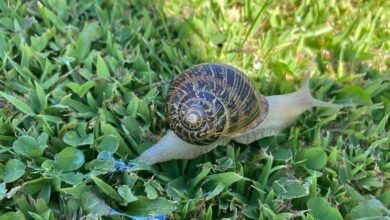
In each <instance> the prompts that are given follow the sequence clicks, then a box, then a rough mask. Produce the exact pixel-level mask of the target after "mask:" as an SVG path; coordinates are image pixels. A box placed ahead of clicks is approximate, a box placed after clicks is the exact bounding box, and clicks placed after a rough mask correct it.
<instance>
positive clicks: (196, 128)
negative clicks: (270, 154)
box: [138, 63, 339, 164]
mask: <svg viewBox="0 0 390 220" xmlns="http://www.w3.org/2000/svg"><path fill="white" fill-rule="evenodd" d="M315 106H322V107H332V108H338V107H339V106H338V105H336V104H332V103H328V102H323V101H320V100H317V99H315V98H313V97H312V95H311V93H310V89H309V77H307V78H306V80H305V82H304V84H303V86H302V87H301V89H299V90H298V91H296V92H293V93H289V94H285V95H275V96H266V97H264V96H263V95H261V94H260V93H259V92H258V91H257V90H256V88H255V86H254V85H253V83H252V82H251V81H250V79H249V78H247V77H246V76H245V75H244V74H243V73H242V72H241V71H240V70H238V69H236V68H234V67H232V66H228V65H225V64H215V63H205V64H199V65H196V66H194V67H191V68H189V69H187V70H185V71H184V72H183V73H182V74H181V75H179V76H178V77H177V78H176V79H175V80H174V81H173V82H172V85H171V87H170V89H169V90H168V95H167V116H168V122H169V126H170V131H168V132H167V134H166V135H165V136H164V137H163V138H162V139H161V140H160V141H159V142H158V143H157V144H155V145H154V146H152V147H151V148H149V149H148V150H146V151H145V152H143V153H142V154H141V155H140V157H139V158H138V159H139V160H140V161H142V162H144V163H147V164H155V163H159V162H163V161H168V160H173V159H192V158H195V157H197V156H199V155H201V154H204V153H207V152H209V151H211V150H212V149H214V148H215V147H217V146H219V145H226V144H227V143H229V142H230V141H231V140H234V141H236V142H239V143H243V144H249V143H251V142H253V141H255V140H258V139H260V138H263V137H267V136H272V135H276V134H278V133H279V132H281V131H282V130H283V129H284V128H286V127H287V126H289V125H290V124H292V123H293V122H294V121H295V120H296V118H297V117H298V116H299V115H301V114H302V113H303V112H304V111H306V110H308V109H310V108H312V107H315Z"/></svg>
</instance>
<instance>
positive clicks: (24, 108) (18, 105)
mask: <svg viewBox="0 0 390 220" xmlns="http://www.w3.org/2000/svg"><path fill="white" fill-rule="evenodd" d="M0 95H1V96H3V97H4V98H5V99H7V100H8V101H9V102H11V104H12V105H14V106H15V107H16V108H17V109H19V111H21V112H23V113H25V114H27V115H30V116H33V115H35V113H34V111H33V110H32V109H31V108H30V106H28V105H27V104H26V103H24V102H23V101H21V100H20V99H18V98H16V97H15V96H12V95H8V94H7V93H4V92H1V91H0Z"/></svg>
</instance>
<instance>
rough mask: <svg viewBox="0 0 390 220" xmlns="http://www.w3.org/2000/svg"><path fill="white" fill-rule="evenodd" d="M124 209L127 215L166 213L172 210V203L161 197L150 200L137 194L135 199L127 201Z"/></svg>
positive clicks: (146, 215)
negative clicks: (130, 201)
mask: <svg viewBox="0 0 390 220" xmlns="http://www.w3.org/2000/svg"><path fill="white" fill-rule="evenodd" d="M126 210H127V211H126V214H129V215H133V216H145V217H148V216H150V215H153V214H168V213H170V212H171V211H173V210H174V205H173V204H172V202H171V201H169V200H167V199H165V198H162V197H159V198H157V199H153V200H152V199H148V198H147V197H144V196H138V197H137V201H134V202H132V203H129V204H128V205H127V207H126Z"/></svg>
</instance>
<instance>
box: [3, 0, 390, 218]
mask: <svg viewBox="0 0 390 220" xmlns="http://www.w3.org/2000/svg"><path fill="white" fill-rule="evenodd" d="M389 10H390V9H389V5H388V3H387V2H386V1H335V0H334V1H332V0H330V1H310V0H306V1H260V0H245V1H160V2H152V1H150V2H147V3H141V2H140V1H125V0H120V1H73V0H71V1H64V0H61V1H54V0H42V1H40V2H36V1H27V2H24V1H0V91H1V92H0V107H1V110H0V215H3V214H4V215H3V216H2V217H0V218H4V219H80V218H84V217H85V216H87V215H88V218H91V219H92V218H103V219H121V218H125V216H127V217H128V218H133V219H137V218H138V219H145V218H149V219H151V218H152V217H155V218H158V219H164V218H170V219H222V218H228V219H341V218H344V219H362V218H365V219H368V218H370V219H374V218H375V219H389V217H388V215H389V210H388V208H389V205H390V193H389V177H390V162H389V156H390V154H389V146H390V138H389V135H390V133H389V132H390V131H389V124H388V121H389V115H390V84H389V81H390V73H389V70H388V67H389V62H390V59H389V49H390V41H389V36H390V28H389V24H390V19H389ZM313 59H314V60H315V63H316V68H315V70H314V71H313V73H312V82H311V90H312V92H313V94H314V96H315V97H317V98H320V99H324V100H327V101H332V102H336V103H341V104H344V105H348V106H349V107H346V108H343V109H341V110H333V109H325V108H318V109H314V110H312V111H309V112H306V113H305V114H304V115H303V116H301V117H300V118H299V120H298V121H297V122H295V123H294V124H293V125H292V126H290V127H289V128H288V129H286V130H285V131H284V132H283V133H282V134H281V135H279V136H276V137H269V138H264V139H262V140H259V141H257V142H255V143H252V144H250V145H241V144H238V143H235V142H232V143H231V144H229V145H228V146H227V147H219V148H217V149H216V150H213V151H212V152H210V153H208V154H206V155H202V156H200V157H198V158H196V159H194V160H189V161H170V162H165V163H161V164H157V165H154V166H152V167H148V166H145V165H142V164H138V163H137V162H136V161H133V160H132V159H134V158H135V157H136V156H138V155H139V154H140V153H141V152H142V151H144V150H145V149H147V148H148V147H150V146H151V145H152V144H153V143H154V142H156V141H157V140H158V139H159V138H160V137H161V136H162V135H164V134H165V132H166V131H167V130H168V123H167V120H166V112H165V110H166V106H165V97H166V93H167V89H168V88H169V82H170V81H171V80H172V79H173V78H174V77H175V76H177V75H178V74H180V73H181V72H182V71H183V70H184V69H186V68H188V67H190V66H192V65H195V64H198V63H201V62H221V63H226V64H229V65H232V66H235V67H237V68H239V69H241V70H242V71H243V72H244V73H245V74H246V75H247V76H249V77H250V78H251V79H252V80H253V82H254V83H255V85H256V87H257V88H258V90H259V92H261V93H262V94H264V95H275V94H283V93H287V92H291V91H294V90H296V89H297V88H298V87H299V86H300V85H301V83H302V81H303V78H304V75H305V74H306V72H307V68H308V65H309V63H310V62H311V61H312V60H313ZM286 111H288V109H286ZM6 213H7V214H6ZM140 216H143V217H145V218H141V217H140Z"/></svg>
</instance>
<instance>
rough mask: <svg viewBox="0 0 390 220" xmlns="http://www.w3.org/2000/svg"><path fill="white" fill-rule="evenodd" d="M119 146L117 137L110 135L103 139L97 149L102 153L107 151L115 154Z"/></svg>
mask: <svg viewBox="0 0 390 220" xmlns="http://www.w3.org/2000/svg"><path fill="white" fill-rule="evenodd" d="M118 146H119V140H118V138H117V137H116V136H115V135H112V134H109V135H106V136H104V137H103V139H102V140H101V141H100V143H99V144H98V145H97V149H98V150H100V151H103V150H106V151H109V152H112V153H115V152H116V151H117V149H118Z"/></svg>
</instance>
